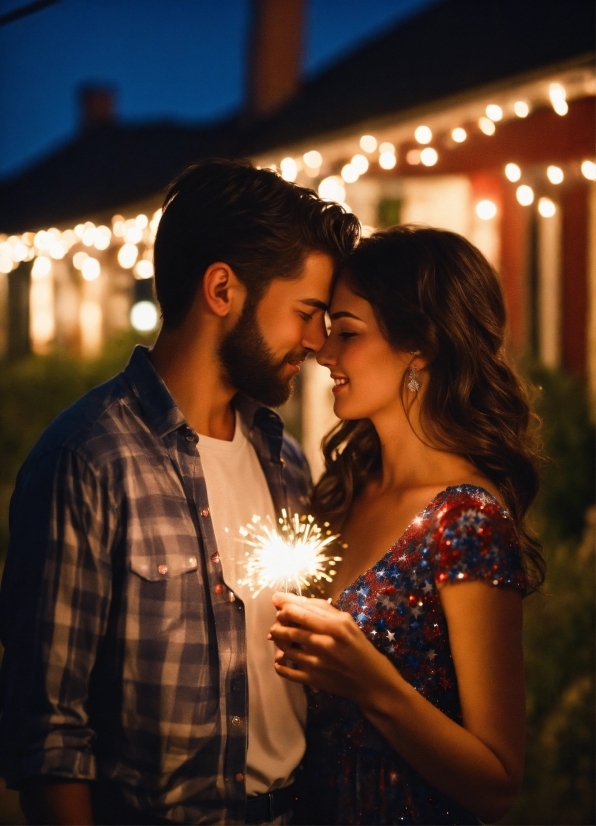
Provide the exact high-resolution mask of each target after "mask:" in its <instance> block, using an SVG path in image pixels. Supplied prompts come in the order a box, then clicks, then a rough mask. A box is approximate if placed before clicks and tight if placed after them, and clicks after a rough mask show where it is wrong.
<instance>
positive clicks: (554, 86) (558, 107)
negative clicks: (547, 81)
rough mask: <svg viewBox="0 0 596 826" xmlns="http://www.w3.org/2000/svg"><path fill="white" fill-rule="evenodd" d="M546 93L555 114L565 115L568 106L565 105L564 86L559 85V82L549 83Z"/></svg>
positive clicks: (565, 94)
mask: <svg viewBox="0 0 596 826" xmlns="http://www.w3.org/2000/svg"><path fill="white" fill-rule="evenodd" d="M548 95H549V97H550V102H551V103H552V106H553V109H554V110H555V112H556V113H557V115H561V116H563V115H566V114H567V112H568V111H569V106H568V105H567V100H566V98H567V92H566V91H565V89H564V87H563V86H561V84H560V83H551V85H550V86H549V89H548Z"/></svg>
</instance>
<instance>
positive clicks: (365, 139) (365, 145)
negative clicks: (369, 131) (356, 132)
mask: <svg viewBox="0 0 596 826" xmlns="http://www.w3.org/2000/svg"><path fill="white" fill-rule="evenodd" d="M376 148H377V139H376V138H375V137H373V136H372V135H363V136H362V137H361V138H360V149H362V150H364V152H374V151H375V149H376Z"/></svg>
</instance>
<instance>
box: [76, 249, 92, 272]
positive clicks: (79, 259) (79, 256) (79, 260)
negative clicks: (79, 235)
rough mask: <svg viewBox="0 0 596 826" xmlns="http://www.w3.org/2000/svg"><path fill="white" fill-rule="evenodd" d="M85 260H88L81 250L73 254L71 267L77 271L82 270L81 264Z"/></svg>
mask: <svg viewBox="0 0 596 826" xmlns="http://www.w3.org/2000/svg"><path fill="white" fill-rule="evenodd" d="M87 258H89V256H88V255H87V253H86V252H83V251H82V250H81V251H80V252H75V254H74V255H73V257H72V263H73V266H74V267H75V268H76V269H77V270H80V269H82V267H83V263H84V262H85V261H86V260H87Z"/></svg>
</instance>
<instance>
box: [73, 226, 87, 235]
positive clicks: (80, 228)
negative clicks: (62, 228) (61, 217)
mask: <svg viewBox="0 0 596 826" xmlns="http://www.w3.org/2000/svg"><path fill="white" fill-rule="evenodd" d="M84 232H85V224H77V225H76V227H75V228H74V234H75V235H76V236H77V238H82V237H83V233H84Z"/></svg>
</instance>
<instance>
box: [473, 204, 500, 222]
mask: <svg viewBox="0 0 596 826" xmlns="http://www.w3.org/2000/svg"><path fill="white" fill-rule="evenodd" d="M496 214H497V205H496V204H494V203H493V202H492V201H488V200H485V201H478V203H477V204H476V215H477V216H478V217H479V218H482V220H483V221H490V220H491V218H494V217H495V215H496Z"/></svg>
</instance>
